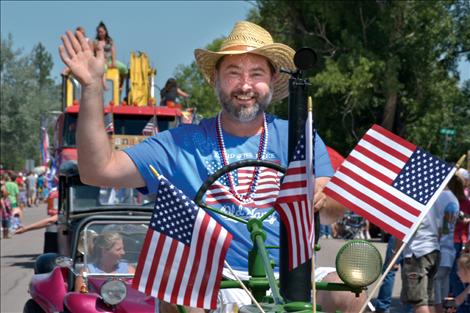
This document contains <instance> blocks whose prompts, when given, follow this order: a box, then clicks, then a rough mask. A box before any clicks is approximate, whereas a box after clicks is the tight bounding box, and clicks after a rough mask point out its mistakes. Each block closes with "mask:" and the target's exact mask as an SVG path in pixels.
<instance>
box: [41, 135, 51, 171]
mask: <svg viewBox="0 0 470 313" xmlns="http://www.w3.org/2000/svg"><path fill="white" fill-rule="evenodd" d="M41 139H42V142H41V158H42V165H44V166H46V167H48V166H49V161H50V156H49V134H48V133H47V129H46V128H45V127H41Z"/></svg>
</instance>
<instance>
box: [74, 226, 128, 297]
mask: <svg viewBox="0 0 470 313" xmlns="http://www.w3.org/2000/svg"><path fill="white" fill-rule="evenodd" d="M88 249H89V250H90V252H91V253H90V260H89V262H88V263H87V264H86V267H85V268H83V269H82V270H81V273H83V272H88V273H119V274H133V273H134V272H135V268H134V267H133V266H132V265H130V264H129V263H126V262H122V261H121V259H122V258H123V257H124V255H125V254H126V251H125V250H124V242H123V240H122V237H121V235H120V234H119V233H117V232H104V233H102V234H100V235H98V236H97V237H95V238H94V239H93V244H92V245H91V246H90V247H88ZM83 283H84V282H83V278H82V276H81V275H80V276H78V277H77V279H76V280H75V290H76V291H80V289H81V288H82V286H83Z"/></svg>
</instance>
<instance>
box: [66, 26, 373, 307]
mask: <svg viewBox="0 0 470 313" xmlns="http://www.w3.org/2000/svg"><path fill="white" fill-rule="evenodd" d="M62 40H63V43H64V46H62V47H60V55H61V58H62V60H63V61H64V63H65V64H67V65H68V66H69V67H70V68H71V70H72V72H73V74H74V76H75V77H76V78H77V79H78V80H79V82H80V83H81V85H82V86H83V88H82V98H81V106H80V118H79V120H78V128H77V145H78V164H79V167H80V175H81V180H82V181H83V182H84V183H87V184H91V185H96V186H119V187H129V188H134V187H138V188H141V190H142V191H143V192H150V193H152V194H154V193H155V192H156V191H157V187H158V180H157V178H156V177H154V175H153V174H152V172H151V171H150V169H149V164H151V165H152V166H154V167H155V168H156V169H157V171H158V172H159V173H161V174H162V175H164V176H165V177H167V178H168V179H169V180H170V181H172V183H173V184H174V185H175V186H176V187H178V188H180V189H181V190H182V191H183V192H184V193H185V194H186V196H188V197H189V198H194V196H195V195H196V192H197V190H198V189H199V187H200V186H201V184H202V183H203V182H204V180H205V179H206V178H207V177H208V175H210V174H212V173H214V172H215V171H216V170H218V169H219V168H221V167H222V166H224V165H226V164H229V163H231V162H234V161H236V160H238V159H243V158H250V159H253V158H256V159H260V160H269V161H274V162H278V163H280V164H281V165H282V166H284V167H287V164H288V153H287V148H288V138H287V137H288V136H287V134H288V122H287V121H284V120H281V119H279V118H277V117H275V116H273V115H270V114H267V113H265V111H266V109H267V107H268V106H269V104H270V103H271V102H274V101H280V100H282V99H284V98H285V97H286V96H287V94H288V80H289V76H288V75H286V74H284V73H281V72H280V68H281V67H282V68H287V69H294V68H295V65H294V63H293V56H294V50H293V49H292V48H290V47H288V46H286V45H284V44H281V43H274V42H273V40H272V37H271V35H270V34H269V33H268V32H267V31H266V30H265V29H263V28H261V27H260V26H258V25H256V24H253V23H250V22H246V21H242V22H238V23H236V24H235V26H234V28H233V30H232V32H231V34H230V35H229V36H228V37H227V38H226V39H225V40H224V42H223V43H222V46H221V49H220V50H219V51H209V50H203V49H196V50H195V57H196V62H197V64H198V66H199V69H200V70H201V71H202V73H203V75H204V77H205V78H206V79H207V81H208V82H209V83H210V84H211V85H212V86H214V88H215V92H216V94H217V96H218V99H219V102H220V104H221V112H220V113H219V114H218V115H217V116H216V117H214V118H211V119H206V120H203V121H201V123H200V124H198V125H184V126H183V127H178V128H173V129H171V130H168V131H165V132H160V133H158V134H156V135H155V136H152V137H149V138H148V139H147V140H145V141H144V142H142V143H140V144H138V145H136V146H133V147H131V148H128V149H126V150H125V151H117V150H113V149H111V147H110V146H109V144H107V140H108V139H107V135H106V131H105V128H104V123H103V121H102V118H101V116H102V108H103V103H102V101H103V100H102V88H101V83H100V80H99V78H100V76H101V75H102V74H103V69H102V68H101V64H103V63H104V60H103V59H102V57H101V56H102V52H100V51H98V53H97V54H96V55H97V56H96V57H95V56H94V55H93V53H92V52H90V51H88V46H87V45H86V42H85V39H84V38H83V36H82V35H81V34H80V33H77V34H76V35H74V34H73V33H72V32H67V33H66V34H65V35H64V36H62ZM314 144H315V174H316V176H315V196H314V207H315V210H316V211H319V212H320V216H321V219H322V221H323V222H324V223H332V222H333V221H335V220H336V219H338V218H339V217H340V216H341V215H342V214H343V213H344V207H342V206H341V205H340V204H339V203H337V202H335V201H334V200H333V199H331V198H329V197H327V196H326V195H325V194H324V193H323V188H324V186H325V184H326V183H327V182H328V181H329V179H330V177H331V175H332V174H333V170H332V168H331V164H330V160H329V157H328V153H327V151H326V148H325V144H324V143H323V141H322V139H321V137H320V136H319V135H317V136H316V140H315V143H314ZM262 170H263V169H262V168H257V169H254V171H253V176H252V179H251V180H252V181H253V180H254V181H256V180H257V179H258V178H259V176H260V175H261V171H262ZM274 179H275V178H274ZM218 183H219V184H220V188H223V189H224V190H226V194H227V195H229V196H228V198H227V199H223V200H220V202H219V203H218V204H219V207H221V208H223V209H225V210H228V211H231V212H236V214H241V215H243V216H244V217H246V218H249V217H250V216H251V215H253V214H254V213H255V211H256V214H262V213H263V212H266V211H267V210H269V209H270V208H269V207H267V208H256V210H255V209H254V208H255V207H256V201H257V199H260V198H262V199H265V200H266V199H269V201H270V203H271V204H272V203H274V201H275V195H267V194H266V190H265V189H257V188H256V183H255V184H254V187H253V188H249V190H248V192H247V193H246V194H240V190H239V189H238V188H237V184H238V183H239V181H236V180H234V179H233V177H232V174H228V175H226V178H225V180H223V181H222V182H218ZM273 183H275V184H278V181H276V182H273ZM208 196H210V195H208ZM214 218H215V219H216V220H217V221H218V222H219V223H220V224H221V225H222V226H223V227H225V228H226V229H227V230H228V231H229V232H231V233H232V234H234V240H233V241H232V244H231V248H230V249H229V251H228V253H227V258H226V259H227V261H228V262H229V264H230V265H231V266H232V267H234V268H235V269H237V270H240V271H247V263H248V257H247V256H248V251H249V250H250V249H251V247H252V243H251V241H250V240H249V238H250V237H249V234H248V233H247V232H248V231H247V229H246V227H245V225H242V224H240V223H237V222H235V221H232V220H230V219H225V218H223V217H222V216H216V215H214ZM263 224H264V228H265V231H266V233H267V245H272V244H273V245H278V243H279V237H278V236H279V234H278V231H279V220H278V219H277V218H276V217H272V218H268V219H265V220H264V222H263ZM269 253H270V254H271V258H272V259H274V260H275V261H276V262H278V258H279V256H278V253H279V252H278V251H277V250H276V249H270V251H269ZM333 278H334V279H336V280H338V277H337V274H336V273H329V274H328V275H327V276H326V277H325V279H326V280H328V281H331V280H334V279H333ZM224 291H225V292H227V293H230V295H233V294H234V293H235V292H237V291H238V290H233V291H232V290H230V291H229V290H223V291H221V292H222V293H221V297H220V298H221V301H225V300H224V294H223V292H224ZM240 294H242V295H243V296H240V298H241V297H243V299H241V303H247V302H251V300H250V299H249V298H248V299H247V297H246V295H245V293H244V292H243V291H241V292H240ZM330 294H331V298H325V297H323V299H322V300H323V302H321V301H320V300H319V304H322V305H325V306H326V305H327V306H328V307H332V306H333V307H335V308H336V309H339V310H341V311H342V312H357V311H358V310H359V308H360V306H361V305H362V303H363V302H364V300H365V299H364V297H363V294H361V297H358V298H356V297H355V295H354V294H352V293H349V294H348V295H349V297H348V295H343V294H341V296H337V297H336V298H334V297H335V296H334V293H330ZM240 298H237V301H238V299H240ZM244 301H245V302H244Z"/></svg>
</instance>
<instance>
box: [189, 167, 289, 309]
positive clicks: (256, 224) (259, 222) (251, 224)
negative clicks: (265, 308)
mask: <svg viewBox="0 0 470 313" xmlns="http://www.w3.org/2000/svg"><path fill="white" fill-rule="evenodd" d="M249 166H255V167H265V168H270V169H274V170H276V171H277V172H281V173H283V174H284V173H285V172H286V169H284V168H283V167H282V166H280V165H279V164H277V163H274V162H269V161H262V160H242V161H238V162H234V163H231V164H228V165H226V166H223V167H222V168H220V169H219V170H218V171H216V172H215V173H213V174H212V175H210V176H209V177H207V179H206V180H205V182H204V183H203V184H202V185H201V187H200V188H199V190H198V192H197V194H196V197H195V199H194V202H196V204H197V205H198V206H200V207H203V208H205V209H207V210H210V211H213V212H215V213H217V214H220V215H223V216H225V217H228V218H231V219H233V220H235V221H238V222H241V223H244V224H247V228H248V230H249V232H250V234H251V239H252V241H253V250H252V252H254V253H255V254H256V255H257V258H258V261H253V263H258V264H264V265H263V267H264V271H263V272H264V273H263V274H262V275H263V276H264V277H265V279H267V284H265V285H264V286H263V285H261V284H258V286H255V283H254V280H253V282H252V279H250V280H249V281H248V284H249V285H250V287H252V288H254V289H255V291H254V293H256V294H257V295H258V296H260V295H261V296H262V294H264V290H265V289H264V288H265V286H269V287H268V288H270V289H271V292H272V296H273V299H274V302H275V303H276V304H281V303H283V299H282V297H281V295H280V292H279V287H278V286H277V282H276V279H275V277H274V272H273V269H272V268H271V265H270V264H271V263H270V260H269V257H268V253H267V251H266V248H267V247H266V246H265V242H264V241H265V239H266V234H265V232H264V230H263V221H264V220H265V219H266V218H268V217H269V216H270V215H271V214H273V213H274V212H275V210H274V208H272V209H271V210H269V211H268V212H266V213H264V214H263V216H261V217H260V218H251V219H250V220H245V219H243V218H240V217H237V216H235V215H233V214H230V213H225V212H222V211H220V210H218V209H215V208H211V207H209V206H207V205H206V204H205V203H204V202H203V200H202V198H203V197H204V195H205V194H206V192H207V190H209V188H210V186H212V184H214V182H216V181H217V180H218V179H219V178H220V177H221V176H223V175H225V174H226V173H229V172H231V171H234V170H236V169H239V168H242V167H249ZM250 253H251V252H250ZM249 259H250V258H249ZM257 274H259V273H257ZM255 280H256V279H255ZM258 282H259V280H258ZM251 283H253V285H251ZM227 286H228V285H227ZM221 287H222V288H223V285H221ZM256 289H258V291H256ZM255 297H256V296H255Z"/></svg>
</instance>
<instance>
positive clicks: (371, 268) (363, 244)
mask: <svg viewBox="0 0 470 313" xmlns="http://www.w3.org/2000/svg"><path fill="white" fill-rule="evenodd" d="M336 271H337V273H338V276H339V277H340V278H341V279H342V280H343V281H344V282H345V283H346V284H348V285H351V286H354V287H366V286H369V285H370V284H372V283H373V282H374V281H375V280H376V279H377V278H378V277H379V276H380V273H381V272H382V256H381V255H380V252H379V251H378V250H377V248H376V247H374V246H373V245H372V244H371V243H370V242H368V241H365V240H351V241H349V242H347V243H346V244H345V245H344V246H343V247H341V249H340V250H339V252H338V255H337V256H336Z"/></svg>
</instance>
